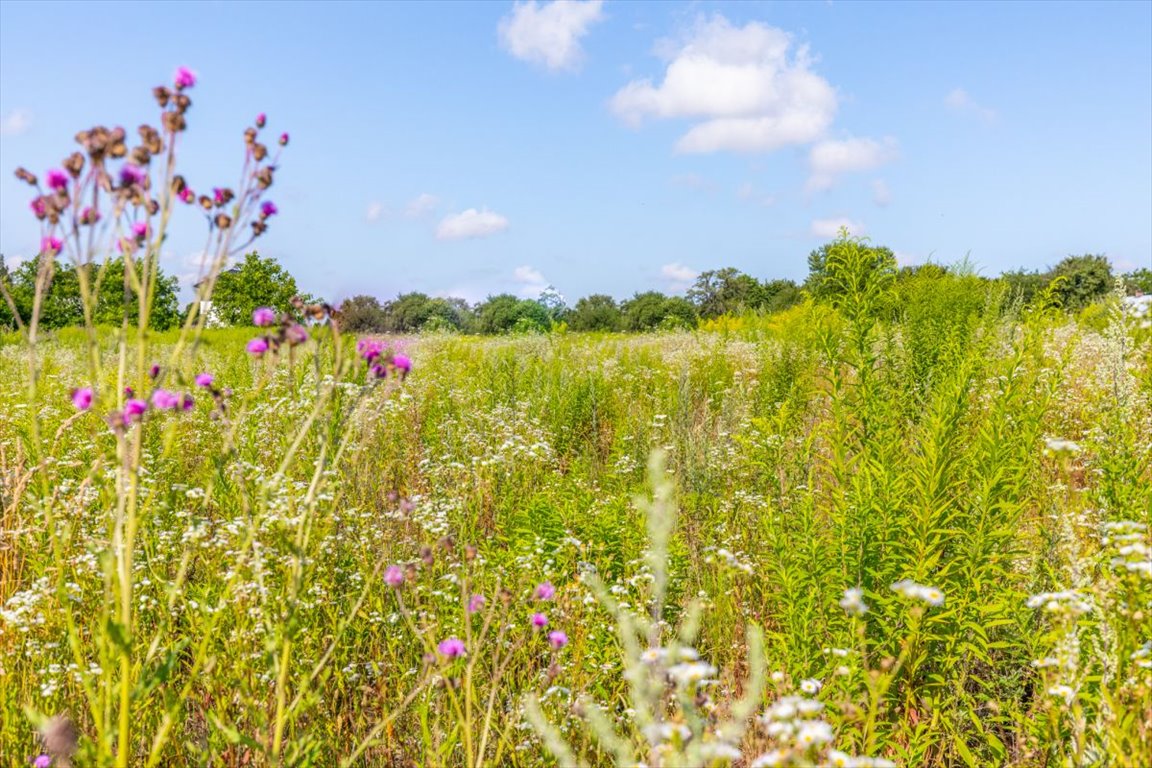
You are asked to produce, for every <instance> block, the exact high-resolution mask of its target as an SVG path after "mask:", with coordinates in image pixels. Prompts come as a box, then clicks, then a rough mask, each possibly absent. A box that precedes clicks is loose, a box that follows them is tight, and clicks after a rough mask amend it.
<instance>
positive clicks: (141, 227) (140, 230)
mask: <svg viewBox="0 0 1152 768" xmlns="http://www.w3.org/2000/svg"><path fill="white" fill-rule="evenodd" d="M132 237H134V238H136V239H137V240H141V241H142V240H143V239H144V238H146V237H148V222H146V221H137V222H135V223H133V224H132Z"/></svg>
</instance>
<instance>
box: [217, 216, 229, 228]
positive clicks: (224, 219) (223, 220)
mask: <svg viewBox="0 0 1152 768" xmlns="http://www.w3.org/2000/svg"><path fill="white" fill-rule="evenodd" d="M216 226H217V227H219V228H220V229H228V227H230V226H232V217H231V216H229V215H228V214H226V213H218V214H216Z"/></svg>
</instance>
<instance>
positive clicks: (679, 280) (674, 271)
mask: <svg viewBox="0 0 1152 768" xmlns="http://www.w3.org/2000/svg"><path fill="white" fill-rule="evenodd" d="M699 274H700V273H699V272H697V271H696V270H694V269H692V267H689V266H685V265H684V264H680V263H679V262H673V263H671V264H665V265H664V266H662V267H660V276H661V277H663V278H664V281H665V282H666V283H667V285H668V290H670V291H672V292H673V293H679V292H681V291H685V290H687V289H688V288H690V287H691V286H692V283H694V282H696V277H697V275H699Z"/></svg>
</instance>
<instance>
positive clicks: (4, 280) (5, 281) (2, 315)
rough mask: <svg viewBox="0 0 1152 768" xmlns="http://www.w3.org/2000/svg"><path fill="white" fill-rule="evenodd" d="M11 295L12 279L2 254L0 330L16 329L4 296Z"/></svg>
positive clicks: (0, 271)
mask: <svg viewBox="0 0 1152 768" xmlns="http://www.w3.org/2000/svg"><path fill="white" fill-rule="evenodd" d="M11 293H12V279H11V275H9V274H8V265H7V264H5V263H4V254H2V253H0V330H4V329H12V328H15V327H16V318H15V316H13V314H12V308H11V307H10V306H8V300H7V299H6V298H5V296H10V295H11Z"/></svg>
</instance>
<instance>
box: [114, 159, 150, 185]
mask: <svg viewBox="0 0 1152 768" xmlns="http://www.w3.org/2000/svg"><path fill="white" fill-rule="evenodd" d="M146 178H148V174H147V173H146V172H145V171H144V169H143V168H141V167H140V166H138V165H135V164H134V163H124V165H122V166H120V186H122V187H130V186H132V185H133V184H143V183H144V180H145V179H146Z"/></svg>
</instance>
